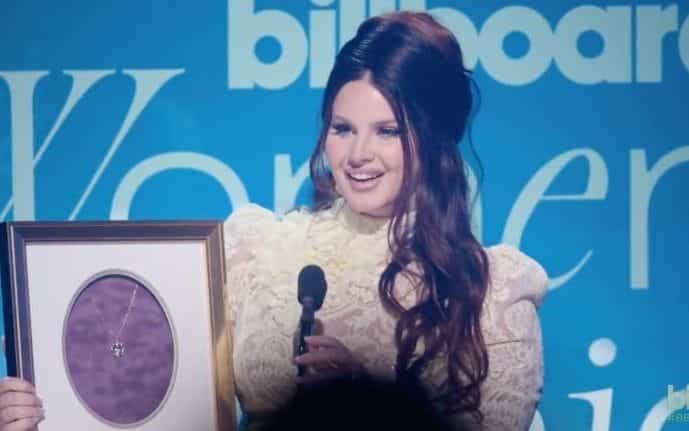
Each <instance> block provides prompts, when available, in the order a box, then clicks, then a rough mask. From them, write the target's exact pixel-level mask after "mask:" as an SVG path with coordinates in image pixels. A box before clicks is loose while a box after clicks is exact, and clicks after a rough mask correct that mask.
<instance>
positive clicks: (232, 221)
mask: <svg viewBox="0 0 689 431" xmlns="http://www.w3.org/2000/svg"><path fill="white" fill-rule="evenodd" d="M309 217H310V213H309V212H308V211H306V210H303V209H300V210H294V211H290V212H289V213H287V214H285V215H284V216H279V215H277V214H275V213H274V212H273V211H271V210H269V209H266V208H263V207H262V206H259V205H256V204H253V203H248V204H245V205H242V206H240V207H238V208H237V209H235V210H234V211H233V212H232V214H230V216H229V217H228V218H227V220H226V221H225V223H224V226H223V231H224V237H225V249H226V250H229V249H234V248H236V247H237V246H238V245H239V243H243V244H244V245H245V246H251V245H259V244H264V243H265V242H267V241H270V240H271V238H276V237H281V236H282V235H283V234H289V233H293V232H294V231H296V230H299V227H300V226H305V225H306V222H307V221H308V218H309Z"/></svg>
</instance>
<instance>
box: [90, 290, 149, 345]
mask: <svg viewBox="0 0 689 431" xmlns="http://www.w3.org/2000/svg"><path fill="white" fill-rule="evenodd" d="M138 292H139V286H138V285H136V286H134V289H132V294H131V296H130V297H129V304H128V305H127V311H126V312H125V313H124V316H123V317H122V321H121V322H120V327H119V328H117V332H116V333H114V334H113V332H112V329H111V328H109V327H108V325H107V324H106V323H105V319H104V318H103V314H99V316H100V320H101V323H102V324H103V329H105V330H106V331H107V332H108V334H109V335H110V352H111V353H112V355H113V356H114V357H116V358H120V357H122V356H123V355H124V352H125V347H124V343H122V341H121V340H120V336H121V335H122V331H123V330H124V328H125V327H126V326H127V322H128V321H129V315H130V314H131V312H132V308H133V307H134V301H135V300H136V294H137V293H138Z"/></svg>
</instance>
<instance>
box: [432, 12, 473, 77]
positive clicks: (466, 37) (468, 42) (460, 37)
mask: <svg viewBox="0 0 689 431" xmlns="http://www.w3.org/2000/svg"><path fill="white" fill-rule="evenodd" d="M428 13H429V14H431V15H433V17H434V18H435V19H437V20H438V22H439V23H441V24H443V25H444V26H445V27H447V28H448V29H449V30H450V31H451V32H452V34H454V35H455V38H457V41H458V42H459V45H460V46H461V48H462V54H463V55H464V67H466V68H467V69H473V68H474V67H476V63H477V62H478V49H479V40H478V30H477V29H476V26H474V23H473V22H471V20H470V19H469V18H467V16H466V15H464V14H463V13H461V12H460V11H458V10H456V9H452V8H449V7H437V8H435V9H431V10H429V11H428Z"/></svg>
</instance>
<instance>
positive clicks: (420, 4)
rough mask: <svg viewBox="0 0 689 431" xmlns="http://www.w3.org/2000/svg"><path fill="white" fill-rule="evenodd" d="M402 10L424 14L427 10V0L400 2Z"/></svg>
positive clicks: (401, 0) (402, 0)
mask: <svg viewBox="0 0 689 431" xmlns="http://www.w3.org/2000/svg"><path fill="white" fill-rule="evenodd" d="M400 10H413V11H420V12H423V11H425V10H426V0H400Z"/></svg>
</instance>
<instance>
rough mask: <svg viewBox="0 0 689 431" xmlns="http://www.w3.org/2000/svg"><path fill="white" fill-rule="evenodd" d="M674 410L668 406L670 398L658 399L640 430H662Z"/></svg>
mask: <svg viewBox="0 0 689 431" xmlns="http://www.w3.org/2000/svg"><path fill="white" fill-rule="evenodd" d="M672 413H673V410H672V409H669V408H668V399H667V398H663V399H661V400H660V401H658V402H657V403H656V404H655V405H654V406H653V408H652V409H651V411H649V412H648V414H647V415H646V417H645V418H644V421H643V423H642V424H641V428H639V431H660V430H661V428H662V427H663V424H665V421H666V420H667V418H668V417H670V415H672Z"/></svg>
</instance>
